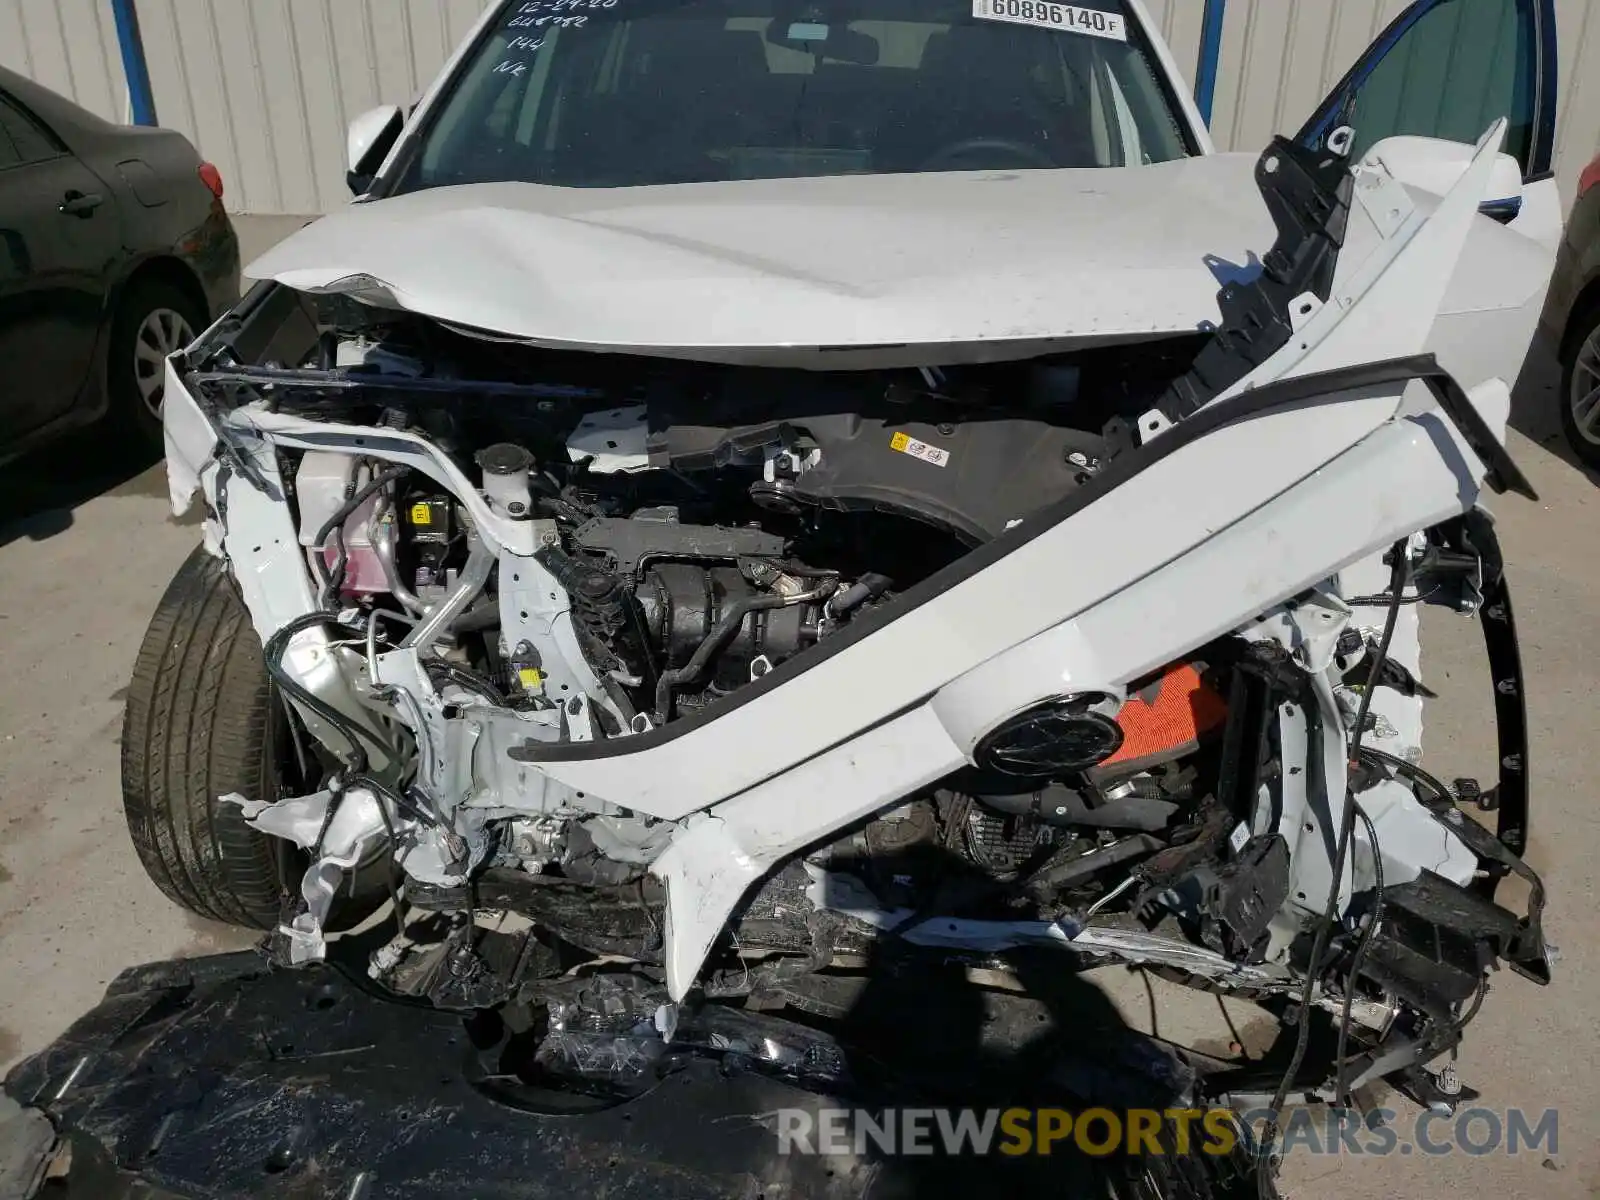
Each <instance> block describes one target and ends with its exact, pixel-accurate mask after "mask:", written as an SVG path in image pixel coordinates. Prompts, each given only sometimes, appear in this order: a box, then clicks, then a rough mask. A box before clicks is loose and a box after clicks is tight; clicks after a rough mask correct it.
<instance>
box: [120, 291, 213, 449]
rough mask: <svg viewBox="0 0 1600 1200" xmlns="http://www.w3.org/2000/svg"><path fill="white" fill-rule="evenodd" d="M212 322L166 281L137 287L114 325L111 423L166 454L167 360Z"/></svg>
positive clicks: (201, 310) (144, 443)
mask: <svg viewBox="0 0 1600 1200" xmlns="http://www.w3.org/2000/svg"><path fill="white" fill-rule="evenodd" d="M206 324H207V321H206V314H205V310H204V307H203V306H201V305H199V304H196V303H195V301H194V299H193V298H192V297H191V296H189V295H188V294H187V293H185V292H184V291H183V289H182V288H179V287H176V286H174V285H173V284H171V283H167V282H166V281H164V280H160V279H151V280H145V281H143V282H139V283H135V284H134V285H133V286H132V287H131V288H129V289H128V293H127V295H125V296H124V297H123V298H122V304H121V306H120V307H119V308H118V310H117V315H116V319H115V320H114V321H113V322H112V324H111V341H110V345H109V347H108V350H107V358H106V391H107V393H108V399H109V402H110V411H109V412H108V414H107V418H108V420H109V421H110V422H111V424H113V425H114V426H115V427H116V428H117V430H118V431H119V432H121V433H124V434H126V435H128V436H130V437H133V438H137V439H138V441H139V443H140V444H141V445H143V446H144V447H145V448H147V449H154V450H156V451H158V452H159V451H160V450H161V449H162V448H163V443H162V437H161V403H162V400H163V398H164V393H165V391H166V382H167V356H168V355H169V354H172V353H174V352H175V351H178V350H182V349H183V348H184V347H186V346H187V345H189V343H190V342H192V341H194V339H195V334H196V331H198V330H200V329H203V328H205V326H206Z"/></svg>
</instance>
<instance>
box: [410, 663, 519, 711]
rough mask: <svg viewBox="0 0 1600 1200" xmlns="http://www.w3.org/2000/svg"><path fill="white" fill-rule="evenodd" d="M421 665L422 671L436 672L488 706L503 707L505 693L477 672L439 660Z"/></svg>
mask: <svg viewBox="0 0 1600 1200" xmlns="http://www.w3.org/2000/svg"><path fill="white" fill-rule="evenodd" d="M422 665H423V667H424V669H426V670H428V671H430V672H433V671H437V672H438V673H439V674H441V675H443V676H444V677H445V678H447V679H449V680H450V681H451V682H452V683H455V684H458V685H459V686H461V687H463V688H465V689H466V690H467V691H469V692H471V693H472V694H473V695H475V696H479V697H482V698H483V699H485V700H487V701H488V702H489V703H490V704H495V705H498V706H500V707H501V708H504V707H505V704H506V695H505V693H504V692H502V691H501V690H500V689H499V688H497V687H496V686H495V685H494V684H493V683H491V682H490V681H489V680H487V679H485V678H484V677H483V676H482V675H479V674H477V672H475V671H469V670H467V668H465V667H463V666H460V665H458V664H457V663H452V662H446V661H445V660H443V659H439V658H428V659H424V660H423V662H422Z"/></svg>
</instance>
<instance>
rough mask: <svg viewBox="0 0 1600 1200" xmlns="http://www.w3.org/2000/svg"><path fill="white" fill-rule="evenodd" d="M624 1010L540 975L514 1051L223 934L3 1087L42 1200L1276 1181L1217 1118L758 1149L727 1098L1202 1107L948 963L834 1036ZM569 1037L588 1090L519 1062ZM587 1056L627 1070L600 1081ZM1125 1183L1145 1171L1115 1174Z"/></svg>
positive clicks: (865, 997)
mask: <svg viewBox="0 0 1600 1200" xmlns="http://www.w3.org/2000/svg"><path fill="white" fill-rule="evenodd" d="M930 984H931V985H933V986H930ZM875 989H876V990H875ZM912 989H914V992H915V995H916V996H917V997H918V998H919V999H918V1002H917V1003H915V1004H909V1003H907V1001H908V1000H909V998H910V995H911V994H912V993H911V990H912ZM624 996H626V997H627V999H626V1001H625V1002H624V1000H623V997H624ZM652 1004H653V1001H652V1000H651V998H650V996H649V993H648V988H639V987H637V986H616V985H610V986H608V985H605V984H602V983H600V982H598V981H594V980H591V981H584V982H579V983H577V984H575V985H574V986H571V987H568V988H566V989H564V990H563V991H560V992H557V993H553V994H552V1001H551V1003H550V1005H549V1007H550V1009H551V1011H552V1012H553V1013H554V1014H556V1016H555V1018H554V1019H555V1021H556V1022H557V1023H558V1024H559V1025H560V1026H561V1027H562V1032H567V1033H571V1034H574V1035H578V1034H582V1036H581V1037H579V1038H578V1040H575V1041H568V1042H565V1043H563V1044H564V1045H565V1046H566V1048H567V1050H568V1051H569V1053H568V1054H567V1055H566V1057H564V1058H561V1059H559V1060H558V1059H557V1058H556V1057H555V1051H554V1050H549V1051H546V1052H545V1055H544V1057H543V1059H540V1058H539V1057H538V1055H537V1054H536V1052H535V1044H534V1042H533V1041H532V1039H530V1038H529V1037H528V1036H527V1033H526V1031H525V1029H524V1027H522V1026H521V1025H520V1023H519V1024H517V1025H512V1024H508V1023H507V1022H506V1021H505V1020H503V1019H501V1018H500V1017H499V1016H497V1015H495V1014H492V1013H484V1014H480V1015H477V1016H474V1017H467V1018H463V1017H462V1016H460V1015H457V1014H452V1013H446V1012H440V1011H437V1010H433V1009H430V1008H427V1007H425V1006H422V1005H417V1004H401V1003H397V1002H395V1001H394V1000H392V999H385V998H382V997H379V996H377V995H375V994H374V993H373V992H371V991H370V990H369V989H366V988H363V987H361V986H359V985H358V984H357V983H356V982H354V981H353V980H352V979H351V978H350V977H348V976H346V975H344V974H342V973H341V972H340V970H338V969H336V967H335V966H334V965H332V964H329V965H321V966H317V967H311V968H307V969H304V970H301V971H295V972H284V971H266V970H264V969H263V968H262V966H261V964H260V961H259V960H258V959H257V958H256V957H255V956H254V955H252V954H249V953H243V954H232V955H222V956H217V957H212V958H199V959H189V960H185V961H181V962H170V963H160V964H155V965H153V966H149V967H141V968H136V969H134V970H132V971H128V972H124V973H123V974H122V975H121V976H119V977H118V978H117V979H116V980H115V981H114V982H113V983H112V985H111V987H110V989H109V991H108V993H107V996H106V999H105V1001H104V1002H103V1003H102V1004H101V1005H100V1006H99V1007H98V1008H96V1009H94V1010H92V1011H91V1012H89V1013H87V1014H85V1015H84V1016H83V1017H81V1018H80V1019H79V1020H78V1021H76V1022H75V1023H74V1024H73V1026H72V1027H71V1028H70V1029H69V1030H68V1031H67V1032H66V1033H65V1034H64V1035H63V1036H62V1037H61V1038H60V1039H58V1040H57V1041H56V1042H55V1043H54V1044H53V1045H51V1046H50V1047H49V1048H47V1049H46V1050H45V1051H43V1052H42V1053H41V1054H39V1055H37V1056H35V1057H34V1058H31V1059H29V1060H27V1061H25V1062H23V1063H22V1064H21V1065H20V1066H18V1067H17V1068H16V1069H15V1070H13V1072H12V1073H11V1074H10V1075H9V1076H8V1077H7V1079H6V1083H5V1088H6V1093H7V1094H8V1095H10V1096H13V1097H15V1098H16V1100H17V1101H19V1102H20V1103H21V1104H22V1105H24V1106H26V1107H24V1108H23V1110H22V1111H23V1113H24V1114H34V1119H35V1121H36V1124H37V1125H42V1126H43V1129H44V1130H45V1131H46V1134H45V1136H43V1137H36V1138H35V1139H34V1140H33V1141H32V1142H30V1143H29V1145H30V1146H32V1147H34V1150H33V1162H34V1164H35V1165H36V1166H37V1173H38V1174H40V1175H42V1174H43V1172H44V1170H45V1168H46V1167H48V1166H50V1164H51V1163H52V1162H53V1163H54V1164H55V1167H54V1169H52V1171H51V1174H52V1182H51V1184H50V1191H49V1194H50V1195H51V1196H58V1197H61V1200H135V1198H138V1197H146V1196H154V1197H161V1198H163V1200H199V1198H201V1197H204V1198H206V1200H243V1198H244V1197H254V1196H259V1195H262V1194H263V1193H264V1192H266V1191H267V1190H269V1189H283V1188H288V1189H290V1190H291V1191H292V1190H294V1189H300V1188H306V1187H311V1188H314V1189H318V1190H321V1191H328V1192H330V1194H334V1195H339V1196H354V1197H361V1196H363V1195H367V1194H381V1191H379V1190H378V1189H383V1188H393V1187H396V1186H404V1187H405V1189H406V1191H407V1194H408V1195H412V1196H416V1197H418V1198H419V1200H455V1198H458V1197H460V1196H486V1195H496V1194H506V1195H511V1194H516V1195H519V1196H520V1195H528V1196H540V1197H543V1196H550V1197H556V1196H566V1195H595V1194H599V1193H601V1192H612V1193H615V1192H618V1191H619V1190H620V1191H621V1193H622V1194H635V1195H640V1196H650V1197H658V1198H661V1200H691V1198H692V1200H705V1198H707V1197H713V1198H721V1197H726V1198H727V1200H748V1198H749V1197H750V1196H751V1195H752V1191H751V1189H752V1188H756V1189H758V1190H764V1194H767V1195H777V1194H789V1193H792V1194H795V1195H803V1196H808V1197H818V1198H831V1197H837V1198H838V1200H845V1198H847V1197H854V1196H860V1195H862V1194H871V1195H873V1196H883V1197H888V1198H891V1200H913V1198H916V1200H926V1198H927V1197H929V1196H944V1195H948V1196H958V1195H970V1194H972V1193H973V1192H974V1191H975V1190H981V1189H983V1188H986V1187H993V1186H995V1185H996V1184H997V1183H998V1184H1001V1185H1003V1186H1007V1187H1009V1188H1011V1189H1013V1190H1016V1191H1018V1192H1019V1193H1020V1194H1024V1195H1035V1194H1055V1193H1064V1194H1068V1195H1073V1196H1084V1197H1100V1196H1103V1197H1106V1198H1107V1200H1110V1198H1111V1197H1120V1196H1125V1195H1130V1194H1136V1195H1137V1194H1144V1195H1152V1196H1159V1197H1161V1200H1259V1197H1261V1196H1263V1195H1266V1196H1272V1195H1275V1194H1276V1193H1275V1190H1274V1189H1272V1187H1271V1185H1270V1183H1268V1182H1267V1181H1265V1180H1264V1179H1262V1178H1261V1177H1260V1172H1261V1171H1262V1170H1263V1168H1262V1167H1261V1166H1260V1165H1259V1164H1256V1163H1254V1162H1252V1160H1251V1158H1250V1156H1249V1154H1248V1151H1247V1149H1246V1147H1247V1144H1248V1143H1247V1142H1245V1141H1244V1140H1243V1139H1242V1138H1240V1139H1237V1140H1236V1144H1235V1147H1234V1150H1233V1152H1231V1153H1229V1154H1226V1155H1217V1154H1205V1155H1202V1154H1199V1153H1195V1152H1193V1147H1191V1152H1190V1153H1187V1154H1181V1153H1180V1154H1177V1155H1174V1151H1175V1150H1177V1149H1178V1148H1179V1147H1178V1144H1177V1143H1176V1142H1175V1141H1173V1137H1172V1135H1173V1131H1172V1130H1170V1129H1169V1130H1165V1131H1158V1135H1159V1136H1160V1140H1161V1143H1162V1146H1163V1151H1164V1152H1163V1154H1162V1155H1161V1156H1159V1157H1157V1156H1148V1157H1136V1158H1127V1157H1124V1156H1122V1155H1120V1154H1117V1155H1112V1156H1109V1157H1107V1156H1089V1155H1085V1154H1082V1153H1078V1152H1075V1151H1074V1150H1073V1148H1072V1146H1071V1145H1070V1143H1068V1142H1062V1143H1059V1144H1058V1145H1056V1146H1055V1147H1054V1148H1053V1153H1052V1154H1050V1155H1040V1154H1030V1155H1023V1156H1017V1155H1014V1154H1013V1155H1007V1154H1001V1153H999V1150H998V1147H999V1139H998V1138H996V1139H994V1142H993V1144H992V1145H991V1147H990V1149H989V1152H988V1153H981V1154H972V1153H969V1154H965V1155H945V1154H942V1153H941V1154H938V1155H936V1156H932V1157H929V1156H919V1155H910V1156H906V1155H890V1154H887V1153H883V1154H879V1153H867V1154H864V1155H859V1156H857V1155H854V1154H852V1155H850V1156H847V1157H841V1156H839V1155H835V1154H815V1153H812V1154H807V1153H796V1152H793V1147H790V1148H789V1150H788V1151H786V1150H785V1147H784V1144H783V1143H782V1142H781V1141H780V1134H781V1133H782V1132H783V1128H780V1127H779V1126H778V1125H777V1124H776V1120H775V1116H774V1117H773V1118H771V1119H762V1118H760V1117H758V1118H756V1119H752V1118H751V1114H774V1115H775V1114H779V1113H785V1114H788V1117H787V1119H788V1120H789V1121H791V1122H800V1121H802V1120H803V1121H804V1122H805V1123H806V1127H807V1128H808V1129H810V1130H813V1131H814V1130H816V1129H818V1128H819V1127H820V1126H821V1122H822V1120H823V1118H824V1115H825V1114H826V1113H828V1112H829V1111H833V1112H835V1113H836V1112H837V1110H839V1109H841V1108H846V1107H851V1108H856V1109H859V1110H861V1111H864V1112H871V1113H877V1112H879V1111H880V1110H882V1109H884V1108H886V1107H890V1106H893V1107H894V1108H896V1109H899V1108H905V1107H908V1106H910V1107H921V1108H929V1107H939V1108H944V1109H949V1110H951V1111H952V1112H953V1111H955V1110H959V1109H964V1108H975V1109H987V1108H991V1107H1000V1106H1004V1105H1007V1104H1015V1103H1016V1102H1017V1101H1018V1100H1019V1099H1021V1098H1023V1097H1033V1098H1035V1102H1036V1103H1039V1104H1041V1105H1048V1106H1050V1107H1053V1108H1057V1109H1063V1110H1066V1111H1068V1112H1075V1111H1076V1112H1081V1111H1084V1110H1086V1109H1087V1108H1089V1107H1093V1106H1095V1105H1107V1104H1109V1105H1114V1106H1117V1107H1118V1108H1123V1107H1127V1106H1136V1107H1145V1108H1152V1109H1155V1110H1157V1111H1165V1110H1166V1109H1172V1108H1187V1107H1192V1106H1194V1105H1196V1104H1200V1103H1204V1095H1205V1093H1204V1091H1203V1086H1204V1085H1203V1081H1200V1080H1197V1077H1196V1074H1195V1071H1194V1070H1193V1069H1192V1068H1191V1067H1189V1066H1188V1065H1187V1064H1185V1063H1184V1062H1182V1061H1181V1060H1179V1059H1177V1058H1175V1057H1174V1056H1173V1054H1172V1052H1171V1051H1170V1050H1169V1049H1167V1048H1166V1047H1165V1046H1163V1045H1161V1044H1158V1043H1154V1042H1151V1041H1149V1040H1148V1039H1146V1038H1143V1037H1141V1036H1140V1035H1137V1034H1134V1033H1132V1032H1131V1031H1128V1030H1126V1029H1117V1028H1115V1027H1107V1028H1103V1029H1102V1028H1101V1027H1100V1025H1098V1024H1097V1025H1094V1026H1093V1027H1094V1028H1095V1029H1096V1032H1097V1036H1095V1037H1093V1038H1090V1039H1087V1040H1081V1041H1075V1042H1074V1043H1073V1044H1071V1045H1069V1044H1067V1043H1066V1042H1065V1041H1064V1039H1063V1036H1062V1035H1063V1034H1064V1033H1065V1032H1066V1031H1067V1030H1069V1029H1071V1030H1075V1031H1079V1032H1082V1031H1083V1030H1085V1029H1087V1028H1090V1027H1091V1025H1090V1024H1089V1023H1092V1022H1100V1023H1103V1022H1104V1019H1105V1017H1104V1013H1103V1012H1096V1011H1095V1010H1093V1009H1089V1008H1085V1009H1081V1010H1080V1009H1077V1008H1074V1007H1072V1000H1071V998H1070V997H1069V996H1066V995H1059V994H1055V993H1052V994H1051V995H1050V996H1049V997H1048V999H1046V1000H1039V999H1032V998H1028V997H1024V996H1020V995H1017V994H1015V993H1010V992H999V991H990V990H977V989H970V988H968V987H966V986H957V987H952V986H951V977H950V975H949V973H948V972H942V973H936V974H934V975H931V976H930V975H927V974H922V973H914V974H910V975H908V974H904V973H897V974H893V975H885V976H884V977H883V978H882V980H881V982H880V983H879V984H877V985H874V988H868V989H867V990H866V991H865V992H864V991H863V990H862V989H861V988H859V987H857V988H856V990H855V992H854V998H853V1001H852V1007H853V1008H855V1009H857V1010H858V1027H859V1031H860V1042H859V1044H858V1043H857V1042H844V1043H840V1042H835V1041H833V1040H832V1039H830V1038H827V1037H825V1036H821V1035H818V1034H817V1033H816V1032H815V1031H813V1030H810V1029H807V1028H805V1027H803V1026H800V1025H796V1024H795V1023H793V1022H789V1021H785V1020H781V1019H773V1018H771V1017H768V1016H766V1015H765V1014H762V1013H759V1012H748V1011H743V1010H737V1009H718V1008H716V1007H714V1006H712V1007H708V1008H707V1009H704V1010H702V1012H701V1013H700V1014H698V1015H697V1016H696V1018H695V1019H685V1020H683V1021H682V1022H681V1024H680V1028H681V1030H682V1035H681V1040H680V1038H678V1037H674V1038H673V1039H672V1040H671V1041H663V1040H662V1035H661V1034H660V1032H659V1031H658V1030H656V1028H655V1017H654V1015H653V1013H652V1012H651V1007H652ZM635 1017H638V1018H639V1019H638V1020H635ZM908 1017H909V1018H910V1019H909V1020H908V1019H907V1018H908ZM640 1025H643V1026H645V1028H644V1029H643V1030H639V1032H637V1033H635V1034H634V1037H633V1040H632V1041H629V1040H628V1038H627V1036H626V1034H627V1031H629V1030H638V1027H639V1026H640ZM935 1030H937V1031H938V1033H937V1034H936V1035H935V1033H934V1031H935ZM968 1033H970V1035H971V1036H970V1038H969V1037H968V1036H967V1035H968ZM935 1036H936V1037H937V1040H938V1043H939V1044H940V1046H941V1052H940V1054H939V1055H938V1056H937V1058H938V1062H939V1070H937V1071H931V1070H930V1066H931V1064H930V1060H929V1055H928V1054H927V1047H928V1045H929V1044H930V1039H931V1038H933V1037H935ZM650 1039H653V1042H652V1041H651V1040H650ZM652 1045H653V1046H654V1050H653V1051H649V1052H646V1051H645V1050H644V1047H647V1046H652ZM597 1048H599V1049H598V1051H597V1052H596V1053H594V1054H592V1055H589V1056H587V1057H585V1058H583V1059H582V1060H581V1062H582V1063H583V1064H585V1065H584V1066H583V1067H582V1069H581V1071H580V1073H583V1074H588V1075H589V1076H590V1077H591V1079H592V1080H593V1082H594V1083H595V1085H596V1087H595V1088H594V1090H592V1091H589V1092H584V1091H581V1090H578V1091H575V1090H573V1089H572V1088H571V1087H570V1086H567V1087H565V1088H563V1087H558V1086H555V1084H556V1083H557V1077H556V1076H553V1075H550V1074H549V1073H547V1071H546V1070H545V1067H546V1066H557V1067H561V1068H570V1067H573V1066H574V1065H576V1064H578V1063H579V1062H580V1060H579V1059H578V1057H577V1056H578V1055H579V1053H580V1052H581V1051H585V1050H588V1051H595V1050H596V1049H597ZM630 1051H631V1054H630ZM196 1063H204V1064H205V1069H204V1070H196V1069H195V1064H196ZM608 1064H609V1066H610V1067H612V1068H615V1067H617V1066H619V1065H622V1066H624V1067H626V1068H627V1071H628V1077H627V1080H626V1083H627V1086H624V1087H619V1086H616V1083H615V1076H614V1075H611V1076H609V1077H608V1076H607V1072H606V1071H605V1070H604V1069H603V1068H604V1067H605V1066H606V1065H608ZM308 1072H309V1073H311V1074H314V1075H316V1077H317V1084H316V1086H315V1087H310V1088H308V1087H306V1085H305V1084H306V1079H307V1077H308ZM846 1073H848V1076H849V1082H848V1083H846V1082H845V1075H846ZM219 1113H226V1114H228V1118H229V1119H228V1121H227V1135H226V1137H222V1138H219V1136H218V1131H217V1114H219ZM38 1114H43V1115H46V1116H48V1117H49V1123H46V1122H44V1121H43V1120H42V1119H41V1118H40V1117H39V1116H38ZM4 1121H5V1110H4V1108H3V1107H0V1122H4ZM52 1124H53V1126H54V1129H53V1130H52V1129H51V1125H52ZM798 1127H799V1126H798V1124H794V1125H791V1126H788V1127H786V1128H789V1129H790V1130H791V1132H792V1131H793V1130H794V1129H797V1128H798ZM58 1139H59V1140H58ZM874 1144H875V1143H874ZM1184 1144H1190V1143H1189V1140H1188V1139H1185V1143H1184ZM1152 1181H1160V1182H1159V1185H1158V1190H1156V1191H1153V1192H1152V1191H1149V1190H1148V1189H1149V1187H1150V1186H1152ZM1136 1185H1137V1186H1142V1187H1145V1188H1146V1189H1147V1190H1146V1191H1144V1192H1142V1193H1141V1192H1130V1191H1129V1190H1128V1189H1129V1188H1130V1187H1134V1186H1136Z"/></svg>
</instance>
